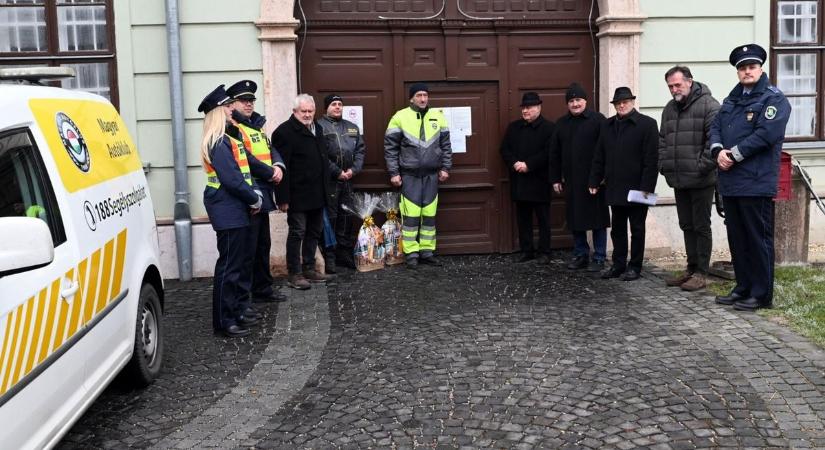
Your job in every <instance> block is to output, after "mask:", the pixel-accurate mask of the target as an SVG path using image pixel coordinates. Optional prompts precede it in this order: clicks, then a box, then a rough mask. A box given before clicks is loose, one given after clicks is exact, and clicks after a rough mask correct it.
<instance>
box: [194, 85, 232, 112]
mask: <svg viewBox="0 0 825 450" xmlns="http://www.w3.org/2000/svg"><path fill="white" fill-rule="evenodd" d="M223 86H224V85H220V86H218V87H216V88H215V90H213V91H212V92H210V93H208V94H206V97H204V98H203V100H201V104H200V105H198V112H202V113H204V114H206V113H208V112H209V111H212V110H213V109H215V108H217V107H218V106H221V105H225V104H227V103H231V102H232V98H231V97H230V96H229V95H227V94H226V91H225V90H224V89H223Z"/></svg>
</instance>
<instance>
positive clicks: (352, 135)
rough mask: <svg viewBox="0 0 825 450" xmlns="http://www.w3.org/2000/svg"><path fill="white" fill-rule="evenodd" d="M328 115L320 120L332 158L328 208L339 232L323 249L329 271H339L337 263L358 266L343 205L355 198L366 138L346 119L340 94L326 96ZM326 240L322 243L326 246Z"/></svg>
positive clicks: (328, 155) (328, 151)
mask: <svg viewBox="0 0 825 450" xmlns="http://www.w3.org/2000/svg"><path fill="white" fill-rule="evenodd" d="M324 110H325V111H326V114H325V115H324V116H323V117H321V119H319V120H318V123H320V124H321V128H322V129H323V131H324V138H325V139H326V141H327V157H328V158H329V178H328V179H327V182H328V185H329V188H328V189H327V193H328V195H330V196H331V197H332V199H331V200H332V201H331V202H330V203H331V204H330V206H329V207H328V208H327V216H328V217H329V221H330V223H331V224H332V227H333V229H334V231H335V242H336V245H335V246H334V247H327V248H322V249H321V252H322V253H323V254H324V267H325V269H324V270H325V271H326V273H327V274H332V273H335V265H336V263H337V264H339V265H342V266H346V267H349V268H351V269H354V268H355V260H354V259H353V256H352V250H353V245H354V243H353V238H352V235H351V234H350V230H349V228H350V221H349V217H350V216H349V214H347V212H346V211H344V210H343V209H342V205H345V204H349V203H351V201H352V177H354V176H355V175H357V174H358V172H360V171H361V168H362V167H363V166H364V139H363V137H362V136H361V130H359V129H358V125H356V124H354V123H352V122H350V121H349V120H345V119H344V118H343V117H342V116H343V113H344V99H343V98H342V97H341V96H340V95H338V94H329V95H327V96H326V97H324ZM324 241H326V239H321V241H320V242H319V243H320V244H321V246H322V247H323V243H324Z"/></svg>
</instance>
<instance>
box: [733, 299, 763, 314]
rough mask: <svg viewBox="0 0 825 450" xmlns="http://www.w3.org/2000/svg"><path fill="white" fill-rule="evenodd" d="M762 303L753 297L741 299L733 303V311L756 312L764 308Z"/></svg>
mask: <svg viewBox="0 0 825 450" xmlns="http://www.w3.org/2000/svg"><path fill="white" fill-rule="evenodd" d="M764 307H765V306H763V305H762V302H760V301H759V300H757V299H756V298H754V297H748V298H743V299H740V300H737V301H735V302H733V309H735V310H737V311H756V310H757V309H759V308H764Z"/></svg>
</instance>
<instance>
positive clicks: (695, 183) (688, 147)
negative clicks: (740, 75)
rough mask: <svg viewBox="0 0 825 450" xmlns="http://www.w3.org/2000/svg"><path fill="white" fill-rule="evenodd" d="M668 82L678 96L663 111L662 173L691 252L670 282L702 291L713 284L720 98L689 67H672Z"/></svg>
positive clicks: (687, 247) (661, 131) (668, 74)
mask: <svg viewBox="0 0 825 450" xmlns="http://www.w3.org/2000/svg"><path fill="white" fill-rule="evenodd" d="M665 82H666V83H667V87H668V89H669V90H670V95H671V96H673V99H672V100H670V101H669V102H668V103H667V105H665V109H664V110H663V111H662V121H661V126H660V129H659V172H661V173H662V175H664V176H665V180H666V181H667V184H668V185H669V186H670V187H672V188H673V193H674V196H675V197H676V214H677V215H678V216H679V228H681V229H682V233H683V234H684V237H685V253H687V269H686V270H685V271H684V272H681V273H679V274H677V275H675V276H672V277H669V278H668V279H666V280H665V283H666V284H667V285H668V286H680V287H681V288H682V289H683V290H685V291H696V290H699V289H702V288H704V287H705V286H706V285H707V280H706V277H707V273H708V267H709V266H710V251H711V248H712V247H713V234H712V232H711V228H710V213H711V207H712V205H713V192H714V191H715V190H716V162H715V161H714V160H713V157H712V156H711V155H710V143H709V142H708V134H709V132H710V124H711V123H712V122H713V118H714V117H716V113H717V112H719V102H717V101H716V99H714V98H713V97H712V96H711V95H710V89H709V88H708V87H707V86H706V85H704V84H702V83H700V82H698V81H694V80H693V75H692V74H691V73H690V69H689V68H687V67H684V66H675V67H673V68H671V69H670V70H668V71H667V72H666V73H665Z"/></svg>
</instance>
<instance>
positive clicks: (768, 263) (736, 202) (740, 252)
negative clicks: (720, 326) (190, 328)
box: [723, 196, 774, 305]
mask: <svg viewBox="0 0 825 450" xmlns="http://www.w3.org/2000/svg"><path fill="white" fill-rule="evenodd" d="M723 202H724V204H725V226H726V227H727V230H728V243H729V245H730V254H731V258H732V259H733V270H734V272H735V274H736V287H734V288H733V292H734V293H736V294H739V295H741V296H743V297H754V298H756V299H757V300H759V301H760V302H761V303H762V304H763V305H770V304H771V303H772V302H773V263H774V254H773V221H774V204H773V199H772V198H770V197H728V196H725V197H723Z"/></svg>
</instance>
